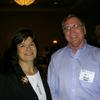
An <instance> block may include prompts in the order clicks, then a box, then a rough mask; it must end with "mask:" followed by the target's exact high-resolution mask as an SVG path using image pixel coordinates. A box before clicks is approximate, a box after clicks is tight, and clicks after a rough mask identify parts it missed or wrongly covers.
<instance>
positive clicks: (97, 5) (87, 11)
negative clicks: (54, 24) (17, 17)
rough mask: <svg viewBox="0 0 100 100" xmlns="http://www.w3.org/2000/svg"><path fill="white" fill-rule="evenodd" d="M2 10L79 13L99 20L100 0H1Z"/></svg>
mask: <svg viewBox="0 0 100 100" xmlns="http://www.w3.org/2000/svg"><path fill="white" fill-rule="evenodd" d="M0 12H3V13H7V12H8V13H9V12H15V13H16V12H21V13H22V12H32V13H33V12H35V13H34V14H36V13H38V14H40V13H48V14H56V15H57V14H58V15H64V14H66V13H67V14H68V13H78V14H80V15H82V16H85V17H86V18H87V17H88V19H89V18H93V19H96V20H97V22H98V20H99V23H100V0H35V2H34V3H33V4H31V5H29V6H20V5H18V4H16V2H14V0H0Z"/></svg>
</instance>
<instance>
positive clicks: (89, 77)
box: [79, 69, 95, 83]
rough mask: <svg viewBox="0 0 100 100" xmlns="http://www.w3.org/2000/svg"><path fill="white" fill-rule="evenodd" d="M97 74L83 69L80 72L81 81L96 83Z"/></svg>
mask: <svg viewBox="0 0 100 100" xmlns="http://www.w3.org/2000/svg"><path fill="white" fill-rule="evenodd" d="M94 76H95V72H92V71H88V70H84V69H82V70H81V71H80V75H79V80H82V81H86V82H90V83H92V82H93V81H94Z"/></svg>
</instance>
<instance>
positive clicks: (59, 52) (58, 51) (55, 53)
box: [52, 46, 66, 57]
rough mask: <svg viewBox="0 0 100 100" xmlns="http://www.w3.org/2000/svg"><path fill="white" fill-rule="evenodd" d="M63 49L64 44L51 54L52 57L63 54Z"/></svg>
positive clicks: (64, 48)
mask: <svg viewBox="0 0 100 100" xmlns="http://www.w3.org/2000/svg"><path fill="white" fill-rule="evenodd" d="M65 50H66V46H65V47H62V48H60V49H58V50H57V51H56V52H54V53H53V54H52V57H58V56H61V55H63V54H64V52H65Z"/></svg>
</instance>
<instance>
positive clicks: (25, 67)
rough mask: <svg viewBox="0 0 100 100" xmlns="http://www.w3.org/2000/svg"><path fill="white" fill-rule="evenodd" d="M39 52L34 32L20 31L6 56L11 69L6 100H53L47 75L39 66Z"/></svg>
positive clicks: (8, 76)
mask: <svg viewBox="0 0 100 100" xmlns="http://www.w3.org/2000/svg"><path fill="white" fill-rule="evenodd" d="M37 51H38V46H37V41H36V38H35V35H34V34H33V33H32V31H31V30H28V29H23V30H20V31H18V32H17V34H16V35H15V37H14V38H13V39H12V42H11V48H10V53H7V55H8V56H6V59H7V60H6V64H5V65H6V66H8V68H9V70H8V69H7V71H8V72H9V73H7V75H6V79H5V83H6V85H5V87H4V88H6V91H5V95H6V97H5V98H6V99H8V100H51V95H50V90H49V87H48V84H47V81H46V75H44V74H43V73H42V71H41V70H40V68H38V65H37V61H36V58H37ZM3 90H4V89H3ZM2 100H4V99H2Z"/></svg>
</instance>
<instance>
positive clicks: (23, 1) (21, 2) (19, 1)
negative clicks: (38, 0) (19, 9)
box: [14, 0, 35, 6]
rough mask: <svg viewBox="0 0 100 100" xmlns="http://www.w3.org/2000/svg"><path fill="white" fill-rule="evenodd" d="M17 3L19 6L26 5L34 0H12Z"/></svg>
mask: <svg viewBox="0 0 100 100" xmlns="http://www.w3.org/2000/svg"><path fill="white" fill-rule="evenodd" d="M14 1H15V2H16V3H17V4H19V5H21V6H24V5H25V6H28V5H31V4H32V3H34V2H35V0H14Z"/></svg>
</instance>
